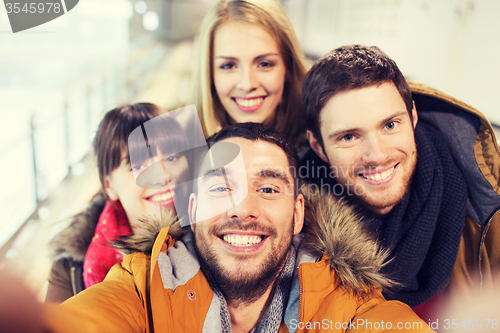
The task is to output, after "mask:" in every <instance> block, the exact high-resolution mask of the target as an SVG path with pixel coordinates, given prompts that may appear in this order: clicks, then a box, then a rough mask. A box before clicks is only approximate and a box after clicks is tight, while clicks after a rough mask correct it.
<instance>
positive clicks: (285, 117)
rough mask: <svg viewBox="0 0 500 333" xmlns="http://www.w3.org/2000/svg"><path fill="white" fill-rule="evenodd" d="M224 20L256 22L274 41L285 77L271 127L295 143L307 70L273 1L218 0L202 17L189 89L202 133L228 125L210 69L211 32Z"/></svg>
mask: <svg viewBox="0 0 500 333" xmlns="http://www.w3.org/2000/svg"><path fill="white" fill-rule="evenodd" d="M227 21H237V22H244V23H250V24H256V25H258V26H260V27H262V28H263V29H264V30H266V31H267V32H268V33H269V34H270V35H271V36H272V37H273V38H274V39H275V40H276V43H277V44H278V48H279V50H280V53H281V56H282V58H283V61H284V63H285V67H286V76H285V87H284V89H283V97H282V100H281V102H280V104H279V105H278V107H277V109H276V125H275V129H276V130H277V131H278V132H280V133H282V134H284V135H286V136H288V137H289V138H290V139H291V140H292V141H293V142H297V141H298V140H299V135H300V134H301V133H300V130H301V129H302V128H301V126H300V124H301V122H300V120H299V119H298V118H299V114H300V113H299V111H300V105H301V104H300V103H301V99H300V96H301V90H302V81H303V80H304V76H305V74H306V71H307V69H306V60H305V57H304V54H303V53H302V50H301V48H300V45H299V42H298V40H297V37H296V36H295V32H294V30H293V27H292V24H291V23H290V20H289V19H288V17H287V15H286V13H285V12H284V10H283V8H281V6H280V5H279V4H278V3H277V2H276V1H274V0H220V1H219V2H218V3H217V4H216V5H214V6H213V7H212V8H211V9H210V10H209V12H208V13H207V15H206V16H205V18H204V19H203V22H202V25H201V31H200V35H199V37H198V38H199V39H198V45H197V50H196V53H195V58H196V59H195V65H194V71H193V77H192V79H193V82H192V90H191V92H192V94H193V96H192V102H193V103H194V104H195V105H196V107H197V108H198V113H199V115H200V120H201V123H202V126H203V131H204V132H205V136H206V137H208V136H211V135H212V134H214V133H215V132H217V131H218V130H220V129H221V128H223V127H226V126H228V125H229V124H230V123H229V115H228V114H227V112H226V110H225V109H224V107H223V106H222V103H221V102H220V100H219V98H218V96H217V92H216V90H215V86H214V84H213V69H212V63H213V40H214V36H215V32H216V30H217V28H218V27H219V26H220V25H221V24H223V23H225V22H227Z"/></svg>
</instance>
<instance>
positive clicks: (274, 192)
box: [258, 185, 281, 198]
mask: <svg viewBox="0 0 500 333" xmlns="http://www.w3.org/2000/svg"><path fill="white" fill-rule="evenodd" d="M258 192H259V193H260V194H262V195H263V196H264V197H266V198H274V197H277V196H279V195H280V194H281V189H280V188H279V187H278V186H275V185H262V186H260V187H259V189H258Z"/></svg>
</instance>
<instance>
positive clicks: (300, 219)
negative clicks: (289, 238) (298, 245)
mask: <svg viewBox="0 0 500 333" xmlns="http://www.w3.org/2000/svg"><path fill="white" fill-rule="evenodd" d="M303 226H304V196H303V195H302V193H299V194H298V195H297V199H295V210H294V226H293V234H294V235H297V234H298V233H299V232H301V231H302V227H303Z"/></svg>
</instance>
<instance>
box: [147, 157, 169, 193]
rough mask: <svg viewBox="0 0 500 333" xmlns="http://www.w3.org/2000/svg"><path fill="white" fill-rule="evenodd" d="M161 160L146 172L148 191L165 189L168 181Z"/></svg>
mask: <svg viewBox="0 0 500 333" xmlns="http://www.w3.org/2000/svg"><path fill="white" fill-rule="evenodd" d="M163 163H164V162H163V160H160V161H157V162H155V163H153V165H151V166H150V167H149V168H148V170H146V171H148V183H149V186H148V188H150V189H159V188H163V187H165V185H167V184H168V183H169V182H170V180H169V179H168V175H167V172H166V169H165V166H164V165H163Z"/></svg>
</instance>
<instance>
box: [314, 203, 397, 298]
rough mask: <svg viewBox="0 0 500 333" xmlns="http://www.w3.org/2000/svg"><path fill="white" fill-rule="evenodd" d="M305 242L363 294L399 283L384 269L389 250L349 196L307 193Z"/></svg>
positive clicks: (347, 284) (347, 286) (345, 282)
mask: <svg viewBox="0 0 500 333" xmlns="http://www.w3.org/2000/svg"><path fill="white" fill-rule="evenodd" d="M305 197H309V198H310V199H309V200H308V202H306V217H305V224H304V228H305V230H304V234H305V238H304V243H305V247H306V249H307V250H309V251H310V252H311V253H312V254H314V255H316V256H318V257H322V256H325V257H326V258H325V259H326V260H328V261H329V263H330V268H331V269H332V270H333V271H335V273H336V275H337V276H338V279H339V280H340V283H341V284H342V286H343V287H344V288H345V289H346V290H349V291H351V292H353V293H354V294H358V295H363V294H366V293H369V292H371V291H372V290H373V289H374V288H382V289H387V288H389V287H394V286H395V285H397V283H395V282H394V281H392V280H391V279H389V278H388V277H387V276H384V275H383V274H382V273H380V270H381V269H382V267H384V266H385V265H386V264H387V261H386V260H387V257H388V256H389V251H388V250H383V249H381V247H380V245H379V243H378V242H377V240H376V238H375V237H374V236H373V235H371V234H370V233H369V232H368V229H369V228H368V226H367V225H366V221H365V220H364V219H363V218H362V217H361V215H360V214H358V213H357V212H356V211H355V208H354V207H353V206H352V205H350V204H347V203H346V202H345V200H343V199H339V198H337V197H335V196H332V195H318V194H316V195H314V194H310V195H306V196H305Z"/></svg>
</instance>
